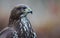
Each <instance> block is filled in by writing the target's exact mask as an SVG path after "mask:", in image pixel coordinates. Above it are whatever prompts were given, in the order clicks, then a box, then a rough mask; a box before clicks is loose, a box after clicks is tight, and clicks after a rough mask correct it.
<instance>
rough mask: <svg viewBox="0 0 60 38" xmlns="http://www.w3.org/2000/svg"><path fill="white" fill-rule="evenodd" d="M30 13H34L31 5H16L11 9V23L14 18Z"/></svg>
mask: <svg viewBox="0 0 60 38" xmlns="http://www.w3.org/2000/svg"><path fill="white" fill-rule="evenodd" d="M29 13H31V14H32V10H31V8H30V7H29V6H27V5H24V4H20V5H17V6H15V7H14V8H13V9H12V11H11V15H10V18H9V24H11V23H13V22H14V20H18V19H19V18H20V17H24V16H27V14H29Z"/></svg>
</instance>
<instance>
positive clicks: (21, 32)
mask: <svg viewBox="0 0 60 38" xmlns="http://www.w3.org/2000/svg"><path fill="white" fill-rule="evenodd" d="M29 13H31V14H32V10H31V8H30V7H29V6H27V5H24V4H20V5H17V6H15V7H14V8H13V9H12V11H11V15H10V18H9V24H8V27H7V28H5V29H4V30H2V31H1V32H0V38H37V35H36V33H35V32H34V30H33V28H32V25H31V23H30V21H29V20H28V18H27V15H28V14H29Z"/></svg>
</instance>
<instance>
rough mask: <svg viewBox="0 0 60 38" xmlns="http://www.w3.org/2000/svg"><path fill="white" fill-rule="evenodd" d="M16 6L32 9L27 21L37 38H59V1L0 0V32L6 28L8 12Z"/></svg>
mask: <svg viewBox="0 0 60 38" xmlns="http://www.w3.org/2000/svg"><path fill="white" fill-rule="evenodd" d="M18 4H26V5H28V6H30V7H31V8H32V10H33V14H32V15H31V14H29V15H28V19H29V20H30V22H31V24H32V27H33V29H34V30H35V32H36V33H37V36H38V38H60V0H0V31H1V30H2V29H3V28H5V27H7V25H8V21H9V16H10V12H11V10H12V9H13V8H14V6H16V5H18Z"/></svg>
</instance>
